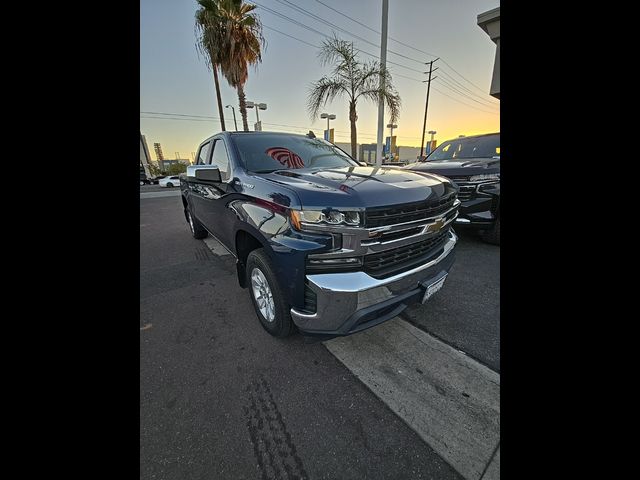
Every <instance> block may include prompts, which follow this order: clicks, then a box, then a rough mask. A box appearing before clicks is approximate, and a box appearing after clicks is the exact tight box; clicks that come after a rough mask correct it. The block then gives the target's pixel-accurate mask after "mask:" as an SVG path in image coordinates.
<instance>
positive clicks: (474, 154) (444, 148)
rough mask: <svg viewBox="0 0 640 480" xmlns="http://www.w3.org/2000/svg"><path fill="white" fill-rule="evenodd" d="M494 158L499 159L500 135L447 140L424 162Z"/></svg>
mask: <svg viewBox="0 0 640 480" xmlns="http://www.w3.org/2000/svg"><path fill="white" fill-rule="evenodd" d="M494 157H495V158H500V135H487V136H483V137H469V138H456V139H455V140H448V141H446V142H444V143H443V144H442V145H440V146H439V147H438V148H436V149H435V150H434V151H433V152H432V153H431V155H429V156H428V157H427V159H426V161H427V162H431V161H432V160H457V159H459V158H494Z"/></svg>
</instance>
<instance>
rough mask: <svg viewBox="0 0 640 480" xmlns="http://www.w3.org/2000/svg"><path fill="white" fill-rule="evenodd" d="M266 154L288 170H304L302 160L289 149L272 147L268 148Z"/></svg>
mask: <svg viewBox="0 0 640 480" xmlns="http://www.w3.org/2000/svg"><path fill="white" fill-rule="evenodd" d="M265 153H266V154H267V155H269V156H270V157H271V158H273V159H274V160H277V161H278V162H280V163H281V164H282V165H285V166H286V167H287V168H304V162H303V161H302V159H301V158H300V157H299V156H298V155H296V154H295V153H293V152H292V151H291V150H289V149H287V148H283V147H271V148H267V149H266V150H265Z"/></svg>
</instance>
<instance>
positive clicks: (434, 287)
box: [421, 273, 448, 303]
mask: <svg viewBox="0 0 640 480" xmlns="http://www.w3.org/2000/svg"><path fill="white" fill-rule="evenodd" d="M447 275H448V273H445V274H444V275H442V276H441V277H440V278H438V280H436V281H435V282H432V283H430V284H429V285H427V287H426V288H425V291H424V295H423V296H422V302H421V303H426V302H427V300H429V299H430V298H431V297H432V296H433V295H434V294H435V293H436V292H438V291H439V290H440V289H441V288H442V286H443V285H444V281H445V280H446V279H447Z"/></svg>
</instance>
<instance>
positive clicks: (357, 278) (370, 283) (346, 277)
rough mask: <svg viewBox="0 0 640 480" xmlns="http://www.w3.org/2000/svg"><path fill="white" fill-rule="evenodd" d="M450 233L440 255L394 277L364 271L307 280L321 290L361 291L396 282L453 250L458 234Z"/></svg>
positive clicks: (330, 274)
mask: <svg viewBox="0 0 640 480" xmlns="http://www.w3.org/2000/svg"><path fill="white" fill-rule="evenodd" d="M449 234H450V237H449V240H448V241H447V243H445V244H444V250H443V252H442V253H441V254H440V255H439V256H438V257H436V258H434V259H433V260H431V261H429V262H427V263H425V264H423V265H420V266H418V267H415V268H412V269H411V270H407V271H406V272H402V273H398V274H397V275H393V276H392V277H388V278H383V279H380V280H379V279H377V278H373V277H371V276H370V275H367V274H366V273H364V272H345V273H318V274H312V275H307V280H308V281H309V282H310V284H314V285H315V286H316V287H317V288H319V289H321V290H327V291H332V292H359V291H362V290H368V289H370V288H375V287H380V286H382V285H386V284H388V283H392V282H395V281H396V280H399V279H401V278H403V277H406V276H409V275H412V274H414V273H417V272H419V271H421V270H424V269H426V268H429V267H432V266H433V265H435V264H436V263H438V262H439V261H440V260H442V259H443V258H444V257H446V256H447V255H449V252H451V250H452V249H453V247H454V246H455V244H456V242H457V241H458V236H457V235H456V234H455V233H454V232H453V231H449Z"/></svg>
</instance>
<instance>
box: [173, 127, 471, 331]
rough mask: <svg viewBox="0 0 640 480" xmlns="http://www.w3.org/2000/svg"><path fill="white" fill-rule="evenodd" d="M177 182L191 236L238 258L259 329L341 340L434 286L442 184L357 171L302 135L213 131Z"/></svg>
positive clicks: (443, 232)
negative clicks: (209, 240) (217, 244)
mask: <svg viewBox="0 0 640 480" xmlns="http://www.w3.org/2000/svg"><path fill="white" fill-rule="evenodd" d="M196 158H197V159H198V161H197V164H196V165H191V166H188V167H187V172H186V173H185V174H181V175H180V188H181V195H182V205H183V207H184V215H185V219H186V221H187V223H188V224H189V227H190V229H191V233H192V235H193V236H194V237H195V238H198V239H201V238H204V237H206V236H207V235H208V234H211V235H212V236H214V237H215V238H217V239H218V241H219V242H220V243H221V244H222V245H223V246H224V247H225V248H227V249H228V250H229V252H231V253H232V254H233V255H234V256H235V258H236V267H237V277H238V282H239V284H240V286H241V287H243V288H248V290H249V295H250V297H251V301H252V302H253V306H254V308H255V311H256V315H257V316H258V319H259V321H260V323H261V324H262V326H263V327H264V329H265V330H266V331H267V332H269V333H270V334H271V335H274V336H276V337H284V336H287V335H289V334H290V333H292V331H293V330H294V326H297V328H298V330H299V331H300V332H301V333H303V334H304V335H305V336H307V337H312V338H315V339H316V340H318V339H326V338H331V337H334V336H338V335H349V334H352V333H355V332H359V331H361V330H364V329H366V328H369V327H372V326H374V325H378V324H379V323H382V322H384V321H386V320H389V319H391V318H394V317H395V316H397V315H398V314H399V313H400V312H402V311H403V310H404V309H405V308H406V307H407V306H408V305H409V304H412V303H416V302H417V303H419V302H423V303H424V302H426V301H427V300H428V299H429V298H430V297H431V296H432V295H433V294H435V293H436V292H437V291H438V290H439V289H440V288H441V287H442V285H443V283H444V281H445V278H446V277H447V274H448V272H449V269H450V268H451V266H452V264H453V260H454V255H453V249H454V246H455V244H456V241H457V236H456V234H455V233H454V231H453V229H452V228H451V225H452V223H453V221H454V220H455V218H456V216H457V211H458V206H459V204H460V202H459V201H458V200H457V198H456V196H457V192H456V188H455V186H454V185H453V184H452V183H451V182H450V181H449V180H447V179H445V178H442V177H438V176H431V175H426V174H418V173H414V172H410V171H407V170H403V169H399V168H386V167H382V168H373V167H366V166H361V165H360V164H359V163H358V162H356V161H355V160H353V159H352V158H351V157H350V156H349V155H347V154H346V153H345V152H343V151H342V150H340V149H339V148H337V147H335V146H334V145H332V144H331V143H329V142H327V141H325V140H322V139H318V138H314V137H312V136H311V135H294V134H286V133H272V132H222V133H219V134H217V135H215V136H213V137H211V138H208V139H207V140H205V141H204V142H203V143H202V144H201V145H200V147H199V148H198V154H197V156H196Z"/></svg>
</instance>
